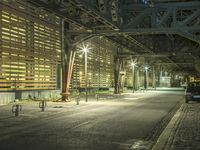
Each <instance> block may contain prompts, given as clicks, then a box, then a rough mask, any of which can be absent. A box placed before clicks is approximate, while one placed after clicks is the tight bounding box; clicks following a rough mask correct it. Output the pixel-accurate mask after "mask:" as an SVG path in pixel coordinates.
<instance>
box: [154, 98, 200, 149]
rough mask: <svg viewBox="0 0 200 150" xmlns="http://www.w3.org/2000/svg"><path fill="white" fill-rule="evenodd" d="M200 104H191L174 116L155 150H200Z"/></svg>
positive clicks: (183, 105) (185, 105) (184, 105)
mask: <svg viewBox="0 0 200 150" xmlns="http://www.w3.org/2000/svg"><path fill="white" fill-rule="evenodd" d="M199 141H200V103H196V102H190V103H189V104H186V103H184V104H182V107H181V108H180V109H179V110H178V111H177V113H176V114H175V115H174V117H173V118H172V120H171V121H170V123H169V124H168V126H167V127H166V128H165V130H164V131H163V133H162V134H161V135H160V137H159V139H158V141H157V143H156V144H155V145H154V147H153V150H200V143H199Z"/></svg>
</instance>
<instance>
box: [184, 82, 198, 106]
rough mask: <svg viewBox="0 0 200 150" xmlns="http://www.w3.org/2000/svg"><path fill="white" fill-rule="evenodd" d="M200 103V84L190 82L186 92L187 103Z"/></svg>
mask: <svg viewBox="0 0 200 150" xmlns="http://www.w3.org/2000/svg"><path fill="white" fill-rule="evenodd" d="M189 101H200V82H190V83H189V84H188V85H187V87H186V90H185V102H186V103H188V102H189Z"/></svg>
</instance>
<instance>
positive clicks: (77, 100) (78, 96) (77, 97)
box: [75, 93, 80, 105]
mask: <svg viewBox="0 0 200 150" xmlns="http://www.w3.org/2000/svg"><path fill="white" fill-rule="evenodd" d="M75 100H76V104H77V105H79V101H80V93H78V95H77V96H76V97H75Z"/></svg>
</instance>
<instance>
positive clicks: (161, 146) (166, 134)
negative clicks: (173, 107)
mask: <svg viewBox="0 0 200 150" xmlns="http://www.w3.org/2000/svg"><path fill="white" fill-rule="evenodd" d="M182 109H183V104H182V105H181V107H180V108H179V109H178V110H177V112H176V113H175V115H174V116H173V117H172V119H171V120H170V122H169V123H168V125H167V127H166V128H165V129H164V130H163V132H162V133H161V135H160V136H159V138H158V140H157V141H156V144H155V145H154V146H153V148H152V149H151V150H169V149H170V146H171V145H170V144H171V142H172V141H173V138H174V134H175V127H176V124H177V123H178V121H179V118H180V115H181V110H182Z"/></svg>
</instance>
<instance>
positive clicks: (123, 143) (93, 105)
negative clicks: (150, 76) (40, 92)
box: [0, 91, 183, 150]
mask: <svg viewBox="0 0 200 150" xmlns="http://www.w3.org/2000/svg"><path fill="white" fill-rule="evenodd" d="M180 101H183V91H182V92H180V91H176V92H173V91H170V92H163V91H159V92H147V93H138V94H137V93H135V94H128V93H127V94H125V95H124V96H123V97H120V98H118V99H109V100H100V101H98V102H96V101H94V100H91V99H89V102H88V103H86V102H84V100H82V101H81V102H80V105H76V103H75V102H71V103H48V105H47V108H46V110H45V112H40V110H39V109H38V103H37V102H34V103H33V102H31V103H25V104H23V111H22V112H20V116H18V117H13V114H11V113H10V110H9V109H10V106H1V107H0V113H1V114H0V150H125V149H138V150H139V149H150V147H151V146H152V144H153V143H154V142H155V140H156V138H157V137H158V136H159V134H160V132H161V130H162V129H163V128H164V127H165V125H166V123H167V120H169V118H170V112H171V111H172V110H175V106H177V107H178V105H177V104H178V102H180Z"/></svg>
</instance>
